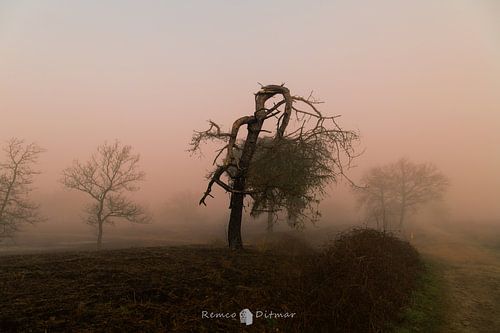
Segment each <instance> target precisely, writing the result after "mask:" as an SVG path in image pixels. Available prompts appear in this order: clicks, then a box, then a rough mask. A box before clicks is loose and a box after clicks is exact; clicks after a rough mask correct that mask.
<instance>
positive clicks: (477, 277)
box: [417, 235, 500, 333]
mask: <svg viewBox="0 0 500 333" xmlns="http://www.w3.org/2000/svg"><path fill="white" fill-rule="evenodd" d="M417 246H418V247H419V248H420V250H421V252H422V253H423V254H424V255H427V256H429V257H430V258H431V259H433V260H436V261H438V262H439V263H440V265H439V267H440V269H441V270H442V271H441V274H442V276H443V278H444V281H445V285H446V288H447V290H446V292H447V294H448V297H447V299H446V301H445V302H446V304H447V305H448V306H447V311H446V315H445V318H444V319H445V322H444V325H443V327H442V330H441V331H442V332H446V333H448V332H491V333H498V332H500V253H495V252H494V251H493V250H489V249H486V248H484V247H482V246H481V245H480V244H478V243H474V242H472V241H468V240H466V239H464V238H463V237H460V238H459V237H451V236H449V235H447V236H446V237H439V239H433V240H432V241H431V242H425V244H418V243H417Z"/></svg>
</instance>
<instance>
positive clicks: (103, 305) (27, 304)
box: [0, 229, 420, 332]
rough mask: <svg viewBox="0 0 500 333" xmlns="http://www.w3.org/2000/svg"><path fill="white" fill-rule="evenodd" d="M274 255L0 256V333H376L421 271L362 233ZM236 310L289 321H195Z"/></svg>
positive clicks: (157, 251) (189, 251) (183, 251)
mask: <svg viewBox="0 0 500 333" xmlns="http://www.w3.org/2000/svg"><path fill="white" fill-rule="evenodd" d="M287 244H290V245H292V247H293V248H294V250H293V251H291V252H292V253H293V254H285V253H286V252H287V246H288V245H287ZM277 246H278V247H280V251H277V250H276V247H275V248H274V249H273V250H270V251H269V250H266V251H259V250H257V249H255V248H254V249H250V250H247V251H242V252H231V251H227V250H226V249H225V248H214V247H212V248H210V247H161V248H160V247H157V248H139V249H127V250H114V251H100V252H73V253H58V254H44V255H23V256H8V257H2V258H0V266H1V270H0V281H1V282H0V295H1V297H0V302H1V304H0V307H1V309H2V311H1V313H0V330H1V331H29V330H33V331H44V330H47V331H49V332H60V331H72V332H84V331H92V332H95V331H97V332H99V331H107V332H114V331H124V330H125V331H127V332H139V331H140V332H158V331H162V332H163V331H169V332H170V331H176V332H194V331H197V332H215V331H217V332H233V331H245V330H248V331H259V332H264V331H268V332H271V331H272V332H276V331H283V330H284V331H286V332H304V331H306V332H307V331H314V332H322V331H325V332H326V331H328V332H334V331H341V332H345V331H350V332H370V331H372V332H376V331H380V330H382V329H384V327H385V325H386V324H388V323H389V322H390V321H393V320H396V319H397V318H398V314H399V313H400V310H401V307H402V306H404V305H405V304H406V302H407V300H408V297H409V294H410V291H411V290H412V287H413V284H414V281H415V277H416V276H417V275H418V274H417V273H418V270H419V268H420V265H419V259H418V255H417V253H416V251H415V250H414V249H413V248H412V247H411V246H409V244H407V243H405V242H403V241H400V240H398V239H396V238H394V237H392V236H389V235H387V234H383V233H381V232H377V231H372V230H366V229H363V230H354V231H351V232H349V233H346V234H342V235H341V236H340V237H339V238H338V239H337V240H336V241H335V242H334V243H333V245H331V246H328V247H327V248H326V249H325V250H324V251H323V252H322V253H321V254H319V255H318V253H317V252H314V251H310V250H307V248H306V247H305V246H304V245H300V246H295V245H294V242H293V240H291V239H287V240H286V241H284V242H282V243H281V244H278V245H277ZM300 247H301V248H303V249H304V250H303V251H300V253H299V251H297V249H298V248H300ZM243 308H249V309H250V310H251V311H253V312H254V315H255V314H256V311H257V310H261V311H268V312H269V311H273V312H275V313H285V312H287V313H296V315H295V316H294V317H293V318H267V319H264V318H262V317H261V318H254V324H253V325H252V326H248V327H246V326H245V325H243V324H240V322H239V320H238V318H236V319H206V318H202V316H201V314H202V311H210V312H230V313H232V312H236V313H237V314H239V311H240V310H242V309H243Z"/></svg>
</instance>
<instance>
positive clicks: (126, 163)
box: [61, 141, 150, 248]
mask: <svg viewBox="0 0 500 333" xmlns="http://www.w3.org/2000/svg"><path fill="white" fill-rule="evenodd" d="M144 177H145V174H144V172H142V171H139V155H138V154H132V147H131V146H127V145H125V146H122V145H121V144H120V142H119V141H115V142H114V143H113V144H108V143H104V144H103V145H101V146H99V147H98V148H97V154H93V155H92V156H91V158H90V160H89V161H87V162H86V163H80V162H79V161H78V160H75V161H74V163H73V166H71V167H69V168H67V169H65V170H64V171H63V178H62V179H61V182H62V184H63V185H64V186H65V187H67V188H69V189H74V190H78V191H81V192H83V193H86V194H88V195H89V196H90V198H91V199H92V202H91V203H90V204H89V205H88V206H87V207H86V209H85V211H86V213H87V215H88V218H87V223H89V224H90V225H95V226H96V227H97V229H98V233H97V246H98V248H100V247H101V246H102V233H103V226H104V224H106V223H108V224H112V223H113V222H114V221H115V220H116V219H125V220H127V221H129V222H133V223H147V222H149V220H150V218H149V215H148V214H147V213H146V212H145V210H144V209H143V208H142V207H141V206H139V205H137V204H136V203H134V202H132V201H131V200H129V199H127V198H126V197H125V196H124V194H125V193H126V192H132V191H137V190H139V186H138V183H139V182H140V181H143V180H144Z"/></svg>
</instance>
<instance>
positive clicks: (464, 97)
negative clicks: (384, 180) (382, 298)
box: [0, 0, 500, 219]
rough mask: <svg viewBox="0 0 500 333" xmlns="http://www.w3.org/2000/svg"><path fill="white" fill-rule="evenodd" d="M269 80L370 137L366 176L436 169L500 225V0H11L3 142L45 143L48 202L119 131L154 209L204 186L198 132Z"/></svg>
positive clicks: (1, 111) (1, 74) (2, 46)
mask: <svg viewBox="0 0 500 333" xmlns="http://www.w3.org/2000/svg"><path fill="white" fill-rule="evenodd" d="M257 82H261V83H264V84H274V83H278V84H279V83H282V82H285V83H286V84H287V86H288V87H289V88H290V89H291V90H292V93H294V94H298V95H308V94H309V92H310V91H311V90H314V92H315V96H316V97H318V98H320V99H321V100H323V101H325V102H326V104H324V105H323V110H324V111H325V112H330V113H332V114H341V115H342V117H341V124H342V125H343V126H344V127H346V128H352V129H357V130H359V131H360V133H361V136H362V142H361V147H360V148H361V149H363V148H364V149H366V152H365V154H364V155H363V156H362V157H361V158H359V160H358V161H357V163H356V164H357V165H358V167H357V168H356V169H355V170H352V173H351V176H352V178H353V179H359V176H360V174H361V173H362V172H363V171H364V170H366V169H367V168H369V167H371V166H373V165H376V164H379V163H388V162H392V161H394V160H396V159H397V158H399V157H401V156H407V157H409V158H411V159H413V160H415V161H417V162H424V161H431V162H434V163H435V164H437V165H438V167H439V168H441V169H442V170H443V171H444V172H445V173H446V174H447V175H449V176H450V178H451V180H452V184H453V186H452V188H451V190H450V193H449V196H448V199H449V206H450V208H451V209H452V211H453V214H454V216H456V217H461V218H463V217H465V218H471V217H474V218H496V219H499V218H500V205H499V198H500V2H498V1H495V0H490V1H487V0H476V1H466V0H443V1H431V0H424V1H417V0H413V1H251V2H250V1H248V2H243V1H71V2H69V1H62V0H59V1H55V0H47V1H34V0H32V1H29V0H25V1H19V0H7V1H5V0H4V1H2V2H0V115H1V116H2V117H1V122H0V140H1V141H4V140H7V139H8V138H10V137H12V136H16V137H20V138H25V139H26V140H28V141H36V142H38V143H39V144H40V145H42V146H43V147H45V148H46V149H47V152H46V153H45V154H44V155H43V157H42V158H41V161H40V162H41V163H40V167H41V169H42V170H43V172H44V173H43V174H42V175H41V176H40V177H39V178H38V182H37V184H38V187H39V191H40V193H45V192H46V193H51V192H53V191H54V190H60V189H61V187H60V185H59V184H58V183H57V179H58V178H59V175H60V172H61V170H62V169H63V168H64V167H66V166H68V165H69V164H70V163H71V162H72V160H73V159H74V158H80V159H85V158H86V157H87V156H88V155H89V154H90V153H91V152H92V151H93V150H94V149H95V147H96V146H97V145H98V144H100V143H102V142H103V141H104V140H113V139H115V138H118V139H120V140H121V141H122V142H124V143H127V144H131V145H132V146H133V147H134V148H135V149H136V151H138V152H140V153H141V156H142V165H143V168H144V170H145V171H146V173H147V179H148V180H147V182H146V183H145V184H144V186H143V193H144V194H145V196H146V198H148V200H149V201H151V203H152V204H159V203H162V202H164V201H165V200H166V199H167V198H168V197H169V196H170V195H172V194H174V193H176V192H179V191H193V192H195V193H201V191H203V189H204V186H205V183H204V178H203V177H204V175H205V173H206V170H207V168H208V164H209V162H210V161H211V153H212V152H211V151H210V150H205V155H206V158H205V159H201V160H200V159H197V158H191V157H190V156H189V154H188V153H186V151H185V150H186V149H187V148H188V147H187V144H188V142H189V139H190V137H191V134H192V130H193V129H203V128H204V127H205V126H206V120H208V119H213V120H216V121H218V122H219V123H221V124H224V125H226V128H227V127H229V126H230V124H231V123H232V121H233V120H234V119H235V118H237V117H239V116H241V115H246V114H250V113H251V112H253V111H252V110H253V93H254V92H255V91H256V90H257V89H258V87H259V86H258V84H257ZM220 193H221V194H222V192H220ZM221 196H222V195H221ZM222 197H223V198H222V199H225V196H222ZM222 199H221V200H222ZM331 200H335V198H333V199H331Z"/></svg>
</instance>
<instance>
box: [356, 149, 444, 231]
mask: <svg viewBox="0 0 500 333" xmlns="http://www.w3.org/2000/svg"><path fill="white" fill-rule="evenodd" d="M361 183H362V184H363V186H361V187H355V188H354V191H355V193H356V195H357V198H358V202H359V204H360V205H361V206H362V207H363V208H364V209H365V212H366V213H367V217H368V218H369V219H373V220H375V221H376V223H377V225H378V226H379V227H381V228H383V229H384V230H387V229H388V227H389V224H390V221H392V222H393V224H395V226H394V227H397V228H398V229H400V230H401V229H402V228H403V225H404V221H405V220H406V218H407V217H408V216H409V215H411V214H413V213H415V212H417V211H418V209H419V208H420V207H421V206H422V205H424V204H426V203H428V202H430V201H431V200H438V199H440V198H441V197H442V196H443V194H444V192H445V191H446V189H447V188H448V186H449V180H448V178H447V177H446V176H445V175H444V174H443V173H441V172H440V171H439V170H438V169H437V168H436V166H435V165H433V164H430V163H420V164H416V163H413V162H411V161H409V160H407V159H404V158H402V159H400V160H398V161H397V162H395V163H392V164H388V165H385V166H382V167H376V168H372V169H370V170H369V171H368V172H367V173H366V174H365V175H364V177H363V179H362V181H361Z"/></svg>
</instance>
